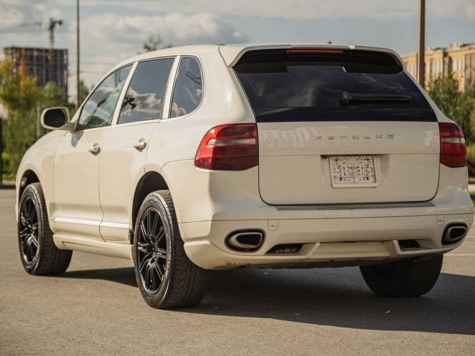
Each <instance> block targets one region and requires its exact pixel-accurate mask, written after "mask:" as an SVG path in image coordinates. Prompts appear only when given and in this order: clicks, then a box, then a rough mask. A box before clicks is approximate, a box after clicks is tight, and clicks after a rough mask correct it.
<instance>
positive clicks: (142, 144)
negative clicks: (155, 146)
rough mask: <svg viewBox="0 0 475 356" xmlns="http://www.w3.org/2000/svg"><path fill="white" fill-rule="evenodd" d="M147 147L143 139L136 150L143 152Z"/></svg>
mask: <svg viewBox="0 0 475 356" xmlns="http://www.w3.org/2000/svg"><path fill="white" fill-rule="evenodd" d="M145 147H147V142H145V139H143V138H141V139H140V140H139V142H137V143H136V144H135V145H134V148H135V149H137V150H138V151H142V150H143V149H144V148H145Z"/></svg>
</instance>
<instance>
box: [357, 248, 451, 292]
mask: <svg viewBox="0 0 475 356" xmlns="http://www.w3.org/2000/svg"><path fill="white" fill-rule="evenodd" d="M442 261H443V255H433V256H424V257H419V258H411V259H404V260H400V261H396V262H390V263H384V264H379V265H371V266H360V270H361V274H362V275H363V278H364V280H365V282H366V284H367V285H368V287H369V288H370V289H371V290H372V291H373V292H374V293H375V294H377V295H380V296H382V297H418V296H421V295H423V294H426V293H428V292H429V291H430V290H431V289H432V288H433V287H434V285H435V283H436V282H437V279H438V278H439V275H440V270H441V268H442Z"/></svg>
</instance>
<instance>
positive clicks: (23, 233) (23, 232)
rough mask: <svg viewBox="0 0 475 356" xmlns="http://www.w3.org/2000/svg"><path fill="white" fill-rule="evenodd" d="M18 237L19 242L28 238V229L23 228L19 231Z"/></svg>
mask: <svg viewBox="0 0 475 356" xmlns="http://www.w3.org/2000/svg"><path fill="white" fill-rule="evenodd" d="M18 234H19V235H20V239H21V240H25V239H26V238H27V237H28V236H29V231H28V228H27V227H25V228H24V229H23V230H21V231H20V232H19V233H18Z"/></svg>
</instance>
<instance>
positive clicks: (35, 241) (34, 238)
mask: <svg viewBox="0 0 475 356" xmlns="http://www.w3.org/2000/svg"><path fill="white" fill-rule="evenodd" d="M30 243H31V244H33V245H34V246H35V248H38V239H37V237H36V236H35V235H33V234H31V236H30Z"/></svg>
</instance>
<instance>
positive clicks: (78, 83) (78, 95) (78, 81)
mask: <svg viewBox="0 0 475 356" xmlns="http://www.w3.org/2000/svg"><path fill="white" fill-rule="evenodd" d="M79 41H80V39H79V0H76V87H77V94H76V109H79V105H81V103H80V98H81V94H80V93H79V87H80V78H79V71H80V65H79V60H80V55H79V51H80V43H79Z"/></svg>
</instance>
